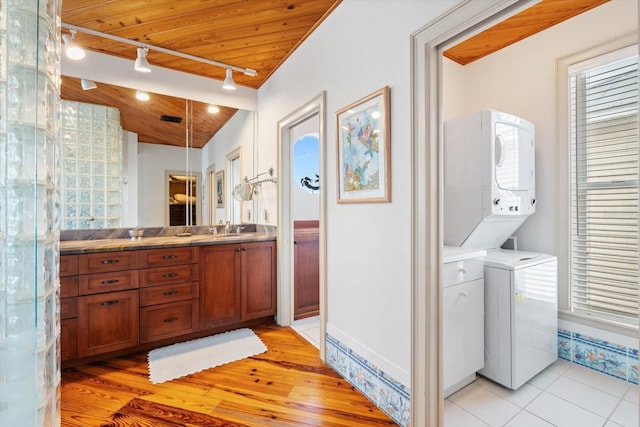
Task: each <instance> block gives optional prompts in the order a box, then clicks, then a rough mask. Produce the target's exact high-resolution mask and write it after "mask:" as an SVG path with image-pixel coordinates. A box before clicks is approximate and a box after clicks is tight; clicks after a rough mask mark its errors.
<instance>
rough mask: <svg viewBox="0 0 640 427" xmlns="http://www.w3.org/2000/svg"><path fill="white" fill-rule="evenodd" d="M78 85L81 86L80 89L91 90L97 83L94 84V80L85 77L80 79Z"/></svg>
mask: <svg viewBox="0 0 640 427" xmlns="http://www.w3.org/2000/svg"><path fill="white" fill-rule="evenodd" d="M80 86H81V87H82V90H91V89H95V88H97V87H98V85H96V82H94V81H93V80H87V79H80Z"/></svg>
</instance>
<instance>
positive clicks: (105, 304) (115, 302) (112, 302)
mask: <svg viewBox="0 0 640 427" xmlns="http://www.w3.org/2000/svg"><path fill="white" fill-rule="evenodd" d="M119 302H120V301H119V300H113V301H105V302H103V303H102V304H101V305H104V306H105V307H106V306H109V305H115V304H117V303H119Z"/></svg>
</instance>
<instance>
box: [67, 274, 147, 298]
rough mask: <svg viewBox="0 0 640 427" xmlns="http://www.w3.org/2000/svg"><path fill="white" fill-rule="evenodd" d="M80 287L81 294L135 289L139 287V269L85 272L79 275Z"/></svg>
mask: <svg viewBox="0 0 640 427" xmlns="http://www.w3.org/2000/svg"><path fill="white" fill-rule="evenodd" d="M78 287H79V292H80V295H91V294H99V293H103V292H111V291H123V290H126V289H135V288H137V287H138V271H137V270H133V271H117V272H114V273H102V274H83V275H80V276H79V286H78Z"/></svg>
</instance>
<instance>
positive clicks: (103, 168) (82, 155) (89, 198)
mask: <svg viewBox="0 0 640 427" xmlns="http://www.w3.org/2000/svg"><path fill="white" fill-rule="evenodd" d="M61 104H62V117H61V120H62V228H63V229H64V230H75V229H88V228H116V227H121V226H122V179H121V176H122V127H121V126H120V110H118V109H117V108H113V107H106V106H104V105H94V104H87V103H83V102H72V101H61Z"/></svg>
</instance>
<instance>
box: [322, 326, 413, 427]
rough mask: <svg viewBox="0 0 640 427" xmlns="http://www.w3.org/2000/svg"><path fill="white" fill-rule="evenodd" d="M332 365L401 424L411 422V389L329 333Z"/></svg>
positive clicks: (329, 354) (327, 357)
mask: <svg viewBox="0 0 640 427" xmlns="http://www.w3.org/2000/svg"><path fill="white" fill-rule="evenodd" d="M326 359H327V360H326V361H327V364H328V365H329V366H331V367H332V368H333V369H335V370H336V372H338V373H339V374H340V375H342V377H343V378H344V379H345V380H347V381H348V382H349V383H350V384H351V385H353V386H354V387H355V388H357V389H358V390H359V391H360V392H361V393H362V394H364V395H365V396H366V397H367V398H368V399H369V400H371V401H372V402H373V403H374V404H375V405H376V406H377V407H378V408H380V409H381V410H382V411H383V412H385V413H386V414H387V415H389V416H390V417H391V419H392V420H394V421H395V422H396V423H397V424H398V425H400V426H403V427H406V426H408V425H409V420H410V413H409V403H410V393H409V389H408V388H407V387H405V386H404V385H402V384H401V383H399V382H398V381H396V380H394V379H393V378H391V377H390V376H389V375H388V374H387V373H385V372H384V371H382V370H380V369H378V368H377V367H376V366H374V365H373V364H371V363H370V362H369V361H367V360H366V359H364V358H363V357H362V356H360V355H359V354H357V353H355V352H354V351H353V350H351V349H350V348H348V347H347V346H345V345H344V344H342V343H341V342H340V341H338V340H337V339H335V338H334V337H332V336H331V335H329V334H327V356H326Z"/></svg>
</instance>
